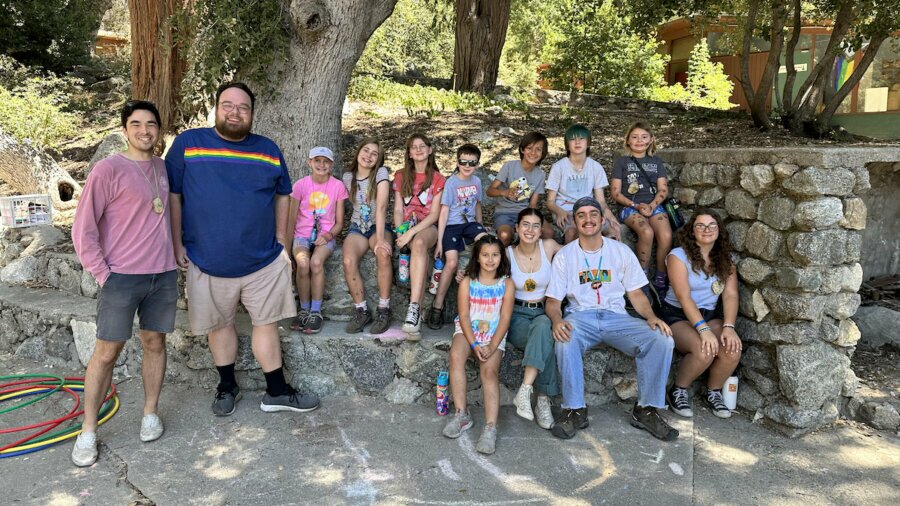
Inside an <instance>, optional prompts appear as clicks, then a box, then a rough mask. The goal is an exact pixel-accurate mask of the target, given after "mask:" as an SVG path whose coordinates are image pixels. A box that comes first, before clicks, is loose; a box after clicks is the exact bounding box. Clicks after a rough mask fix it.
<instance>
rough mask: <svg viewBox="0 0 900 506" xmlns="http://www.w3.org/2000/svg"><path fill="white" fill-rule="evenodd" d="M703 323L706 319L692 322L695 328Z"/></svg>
mask: <svg viewBox="0 0 900 506" xmlns="http://www.w3.org/2000/svg"><path fill="white" fill-rule="evenodd" d="M704 323H706V320H700V321H699V322H697V323H695V324H694V328H695V329H696V328H700V326H701V325H703V324H704Z"/></svg>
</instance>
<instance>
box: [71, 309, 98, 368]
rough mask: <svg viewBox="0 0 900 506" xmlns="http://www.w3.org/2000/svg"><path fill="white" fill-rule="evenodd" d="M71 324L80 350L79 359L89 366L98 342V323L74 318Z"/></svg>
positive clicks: (76, 345) (77, 348)
mask: <svg viewBox="0 0 900 506" xmlns="http://www.w3.org/2000/svg"><path fill="white" fill-rule="evenodd" d="M71 326H72V337H73V338H74V339H75V349H76V350H78V360H80V361H81V365H83V366H85V367H87V365H88V362H89V361H90V360H91V355H93V354H94V346H95V345H96V344H97V323H96V322H94V321H89V320H72V322H71Z"/></svg>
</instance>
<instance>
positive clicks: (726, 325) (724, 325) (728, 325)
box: [722, 323, 734, 329]
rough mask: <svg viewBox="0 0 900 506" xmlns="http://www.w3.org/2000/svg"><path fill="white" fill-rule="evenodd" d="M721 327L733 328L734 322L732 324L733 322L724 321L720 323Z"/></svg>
mask: <svg viewBox="0 0 900 506" xmlns="http://www.w3.org/2000/svg"><path fill="white" fill-rule="evenodd" d="M722 327H724V328H728V329H733V328H734V324H733V323H725V324H723V325H722Z"/></svg>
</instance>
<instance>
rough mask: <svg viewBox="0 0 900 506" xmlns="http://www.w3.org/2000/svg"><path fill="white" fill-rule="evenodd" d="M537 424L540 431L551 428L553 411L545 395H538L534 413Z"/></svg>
mask: <svg viewBox="0 0 900 506" xmlns="http://www.w3.org/2000/svg"><path fill="white" fill-rule="evenodd" d="M534 415H535V418H537V424H538V426H539V427H540V428H542V429H550V427H553V410H552V408H551V407H550V398H549V397H547V396H546V395H538V398H537V410H536V411H535V414H534Z"/></svg>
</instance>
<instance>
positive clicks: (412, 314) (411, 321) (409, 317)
mask: <svg viewBox="0 0 900 506" xmlns="http://www.w3.org/2000/svg"><path fill="white" fill-rule="evenodd" d="M421 324H422V321H421V320H420V319H419V305H418V304H416V303H411V304H410V305H409V308H408V309H407V310H406V320H405V321H404V322H403V332H406V333H408V334H416V333H418V332H419V329H420V327H421Z"/></svg>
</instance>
